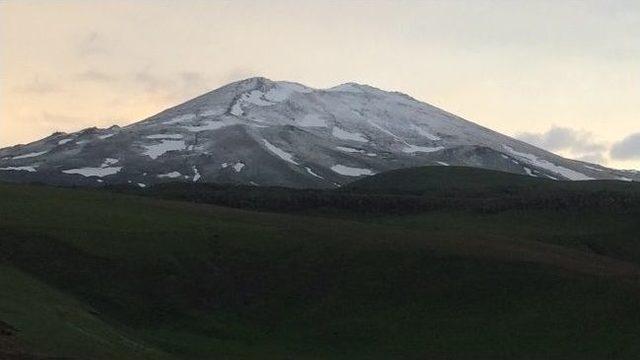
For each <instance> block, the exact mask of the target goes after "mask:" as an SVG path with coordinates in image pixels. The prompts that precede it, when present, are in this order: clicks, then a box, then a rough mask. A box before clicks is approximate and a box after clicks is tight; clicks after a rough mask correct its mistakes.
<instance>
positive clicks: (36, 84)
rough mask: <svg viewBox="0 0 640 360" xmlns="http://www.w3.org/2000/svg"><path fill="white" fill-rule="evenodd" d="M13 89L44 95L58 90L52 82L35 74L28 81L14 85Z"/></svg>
mask: <svg viewBox="0 0 640 360" xmlns="http://www.w3.org/2000/svg"><path fill="white" fill-rule="evenodd" d="M15 90H16V91H18V92H21V93H24V94H34V95H44V94H49V93H53V92H56V91H59V90H60V89H59V88H58V87H57V86H55V85H54V84H53V83H51V82H48V81H42V80H40V78H39V77H37V76H36V77H35V78H33V80H31V81H30V82H28V83H26V84H24V85H22V86H18V87H16V88H15Z"/></svg>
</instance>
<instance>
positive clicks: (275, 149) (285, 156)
mask: <svg viewBox="0 0 640 360" xmlns="http://www.w3.org/2000/svg"><path fill="white" fill-rule="evenodd" d="M262 141H263V142H264V146H266V147H267V149H268V150H269V151H271V152H272V153H273V154H275V155H276V156H278V157H279V158H281V159H282V160H284V161H287V162H290V163H292V164H294V165H299V164H298V163H297V162H296V161H295V160H293V155H291V154H289V153H288V152H286V151H284V150H282V149H280V148H279V147H277V146H275V145H273V144H272V143H270V142H268V141H267V140H265V139H263V140H262Z"/></svg>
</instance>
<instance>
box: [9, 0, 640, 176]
mask: <svg viewBox="0 0 640 360" xmlns="http://www.w3.org/2000/svg"><path fill="white" fill-rule="evenodd" d="M639 39H640V2H639V1H637V0H631V1H625V0H618V1H605V0H602V1H589V0H582V1H571V0H564V1H543V0H539V1H536V0H521V1H519V0H511V1H507V0H501V1H497V0H495V1H489V0H446V1H445V0H442V1H408V0H407V1H402V0H398V1H382V0H380V1H374V0H369V1H355V0H354V1H331V0H323V1H303V0H297V1H276V0H268V1H266V0H265V1H258V0H254V1H242V0H234V1H228V2H227V1H196V0H191V1H190V0H173V1H162V0H153V1H151V0H148V1H146V0H131V1H124V0H122V1H118V0H99V1H98V0H0V146H9V145H14V144H17V143H28V142H30V141H34V140H37V139H39V138H42V137H44V136H47V135H49V134H50V133H52V132H54V131H66V132H71V131H77V130H80V129H83V128H86V127H90V126H99V127H107V126H110V125H113V124H118V125H126V124H129V123H133V122H136V121H139V120H142V119H144V118H146V117H148V116H150V115H153V114H155V113H157V112H160V111H161V110H163V109H165V108H167V107H170V106H174V105H177V104H179V103H181V102H183V101H185V100H188V99H190V98H192V97H195V96H197V95H199V94H202V93H204V92H207V91H210V90H213V89H215V88H217V87H220V86H222V85H224V84H227V83H229V82H232V81H236V80H241V79H244V78H248V77H252V76H264V77H267V78H270V79H272V80H288V81H296V82H300V83H303V84H305V85H308V86H312V87H317V88H327V87H331V86H334V85H337V84H341V83H345V82H358V83H363V84H369V85H372V86H375V87H378V88H381V89H384V90H395V91H401V92H404V93H407V94H409V95H411V96H413V97H414V98H417V99H419V100H422V101H425V102H427V103H430V104H432V105H435V106H438V107H441V108H443V109H445V110H447V111H449V112H452V113H455V114H456V115H459V116H462V117H464V118H466V119H468V120H471V121H474V122H476V123H478V124H481V125H483V126H486V127H489V128H491V129H493V130H496V131H499V132H502V133H504V134H507V135H511V136H515V137H518V138H520V139H523V140H525V141H528V142H530V143H533V144H535V145H538V146H541V147H543V148H545V149H548V150H551V151H554V152H556V153H559V154H561V155H564V156H568V157H571V158H577V159H581V160H586V161H591V162H596V163H599V164H603V165H607V166H611V167H616V168H626V169H631V168H632V169H640V40H639Z"/></svg>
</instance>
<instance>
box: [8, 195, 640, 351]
mask: <svg viewBox="0 0 640 360" xmlns="http://www.w3.org/2000/svg"><path fill="white" fill-rule="evenodd" d="M0 199H2V200H0V236H1V237H0V289H2V290H0V291H1V293H0V295H1V296H0V320H2V321H4V322H5V323H7V324H9V325H11V326H12V327H14V328H16V329H17V332H16V334H17V337H18V338H19V340H20V342H21V343H22V344H24V347H25V348H26V350H25V351H28V352H30V353H32V354H45V355H49V356H62V357H69V358H78V359H84V358H92V359H112V358H123V359H127V358H131V359H137V358H145V357H146V358H153V359H156V358H157V359H170V358H175V359H203V358H228V359H284V358H296V359H375V358H380V359H388V358H398V359H402V358H404V359H415V358H430V359H477V358H493V359H511V358H523V359H571V358H575V359H602V358H618V359H635V358H638V356H639V355H640V341H639V340H640V339H639V336H640V311H639V310H640V302H639V300H638V299H640V298H639V296H638V295H640V293H639V292H638V291H639V290H640V289H639V287H638V279H639V278H640V277H639V275H640V270H639V269H638V265H637V264H638V259H639V258H640V257H639V256H638V255H639V254H640V252H638V247H637V245H636V244H637V243H638V241H637V240H638V239H637V236H638V235H637V234H638V231H637V230H638V225H637V224H636V221H635V220H636V219H637V216H636V215H635V213H633V211H622V212H614V213H611V212H610V213H608V214H607V213H606V212H604V211H602V210H598V211H592V210H589V211H587V210H584V211H583V210H580V211H576V212H572V211H566V210H561V211H553V210H544V209H543V210H541V209H533V210H524V211H520V210H519V211H515V210H507V211H501V212H497V213H479V212H475V211H471V210H457V209H440V210H436V211H429V212H423V213H418V214H411V215H404V216H398V215H393V216H390V215H383V214H376V215H367V214H357V215H354V214H352V213H350V212H348V211H347V212H345V211H344V210H339V209H338V210H336V211H335V212H333V213H332V210H331V209H328V210H327V211H326V215H330V216H331V217H327V216H322V217H318V216H299V215H294V214H283V213H279V214H278V213H267V212H255V211H246V210H241V209H231V208H224V207H217V206H212V205H206V204H194V203H187V202H179V201H170V200H158V199H154V198H149V197H139V196H130V195H125V194H114V193H108V192H102V191H96V190H93V191H92V190H70V189H58V188H49V187H40V186H20V185H0ZM325 210H326V209H325ZM338 213H339V214H340V217H341V218H336V216H335V215H336V214H338ZM585 224H586V225H585ZM0 344H2V342H0Z"/></svg>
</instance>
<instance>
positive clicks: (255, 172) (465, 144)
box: [0, 78, 640, 188]
mask: <svg viewBox="0 0 640 360" xmlns="http://www.w3.org/2000/svg"><path fill="white" fill-rule="evenodd" d="M424 165H433V166H449V165H456V166H472V167H480V168H486V169H494V170H500V171H506V172H512V173H517V174H525V175H530V176H536V177H542V178H551V179H557V180H590V179H615V180H627V181H631V180H638V181H640V173H637V172H632V171H623V170H614V169H609V168H605V167H602V166H599V165H594V164H589V163H584V162H580V161H575V160H569V159H565V158H562V157H560V156H557V155H555V154H552V153H549V152H547V151H544V150H542V149H539V148H537V147H534V146H532V145H529V144H526V143H523V142H521V141H518V140H516V139H513V138H510V137H508V136H505V135H502V134H500V133H497V132H495V131H492V130H489V129H487V128H484V127H482V126H479V125H477V124H474V123H472V122H469V121H467V120H464V119H462V118H460V117H457V116H455V115H452V114H450V113H447V112H445V111H443V110H441V109H438V108H436V107H433V106H431V105H429V104H426V103H423V102H420V101H417V100H415V99H413V98H411V97H409V96H407V95H404V94H401V93H397V92H387V91H382V90H379V89H376V88H373V87H370V86H367V85H359V84H355V83H347V84H343V85H339V86H336V87H333V88H330V89H313V88H309V87H306V86H304V85H301V84H297V83H291V82H281V81H278V82H276V81H271V80H268V79H265V78H251V79H247V80H243V81H239V82H235V83H232V84H229V85H226V86H223V87H221V88H219V89H217V90H214V91H212V92H209V93H207V94H204V95H202V96H200V97H197V98H195V99H192V100H190V101H187V102H185V103H183V104H181V105H178V106H176V107H173V108H170V109H168V110H165V111H163V112H161V113H159V114H157V115H154V116H152V117H150V118H148V119H146V120H143V121H141V122H137V123H134V124H132V125H129V126H126V127H122V128H121V127H117V126H113V127H110V128H107V129H97V128H90V129H85V130H82V131H79V132H76V133H72V134H66V133H54V134H52V135H51V136H49V137H47V138H44V139H42V140H39V141H36V142H33V143H30V144H27V145H16V146H13V147H9V148H5V149H1V150H0V180H4V181H13V182H33V181H36V182H44V183H50V184H58V185H88V186H100V185H104V184H122V183H131V184H136V185H138V186H140V187H145V186H147V185H150V184H154V183H158V182H169V181H188V182H217V183H238V184H253V185H281V186H289V187H310V188H331V187H336V186H340V185H342V184H345V183H348V182H350V181H353V180H355V179H357V178H359V177H362V176H366V175H371V174H375V173H380V172H383V171H387V170H391V169H398V168H405V167H415V166H424Z"/></svg>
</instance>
